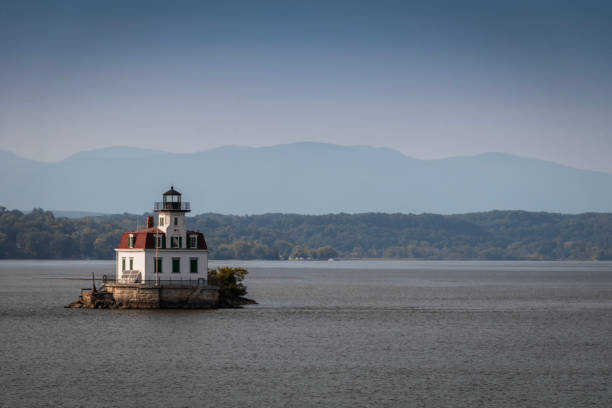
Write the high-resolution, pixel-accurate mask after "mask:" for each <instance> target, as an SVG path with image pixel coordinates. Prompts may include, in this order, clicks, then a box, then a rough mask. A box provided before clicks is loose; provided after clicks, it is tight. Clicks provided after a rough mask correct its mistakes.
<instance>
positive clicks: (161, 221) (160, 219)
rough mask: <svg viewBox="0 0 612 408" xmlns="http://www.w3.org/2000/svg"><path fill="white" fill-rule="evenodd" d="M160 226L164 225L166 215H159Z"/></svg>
mask: <svg viewBox="0 0 612 408" xmlns="http://www.w3.org/2000/svg"><path fill="white" fill-rule="evenodd" d="M159 226H160V227H163V226H164V217H159Z"/></svg>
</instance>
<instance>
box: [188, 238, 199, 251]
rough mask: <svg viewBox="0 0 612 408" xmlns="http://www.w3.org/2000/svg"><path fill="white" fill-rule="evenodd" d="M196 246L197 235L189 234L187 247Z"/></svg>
mask: <svg viewBox="0 0 612 408" xmlns="http://www.w3.org/2000/svg"><path fill="white" fill-rule="evenodd" d="M197 247H198V236H197V235H190V236H189V248H197Z"/></svg>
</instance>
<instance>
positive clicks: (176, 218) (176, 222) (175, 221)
mask: <svg viewBox="0 0 612 408" xmlns="http://www.w3.org/2000/svg"><path fill="white" fill-rule="evenodd" d="M174 225H178V217H174Z"/></svg>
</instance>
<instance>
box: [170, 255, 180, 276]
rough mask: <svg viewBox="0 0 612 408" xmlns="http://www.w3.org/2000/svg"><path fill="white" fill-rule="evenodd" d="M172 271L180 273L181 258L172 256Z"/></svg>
mask: <svg viewBox="0 0 612 408" xmlns="http://www.w3.org/2000/svg"><path fill="white" fill-rule="evenodd" d="M172 273H181V258H172Z"/></svg>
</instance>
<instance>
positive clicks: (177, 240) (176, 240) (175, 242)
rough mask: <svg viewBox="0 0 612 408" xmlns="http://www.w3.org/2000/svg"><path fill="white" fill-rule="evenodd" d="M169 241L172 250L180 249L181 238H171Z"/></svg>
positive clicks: (181, 245) (181, 244)
mask: <svg viewBox="0 0 612 408" xmlns="http://www.w3.org/2000/svg"><path fill="white" fill-rule="evenodd" d="M170 239H171V241H172V248H182V247H183V239H182V237H172V238H170Z"/></svg>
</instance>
